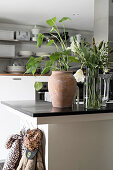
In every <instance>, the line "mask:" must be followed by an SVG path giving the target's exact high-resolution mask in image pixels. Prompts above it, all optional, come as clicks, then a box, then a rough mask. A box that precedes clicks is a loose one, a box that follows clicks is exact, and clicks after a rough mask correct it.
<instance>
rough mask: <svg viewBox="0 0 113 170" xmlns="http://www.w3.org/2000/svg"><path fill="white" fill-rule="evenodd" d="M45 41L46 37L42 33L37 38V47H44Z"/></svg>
mask: <svg viewBox="0 0 113 170" xmlns="http://www.w3.org/2000/svg"><path fill="white" fill-rule="evenodd" d="M43 39H44V35H42V34H41V33H39V34H38V38H37V46H38V47H40V46H41V45H42V42H43Z"/></svg>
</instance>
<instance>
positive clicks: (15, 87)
mask: <svg viewBox="0 0 113 170" xmlns="http://www.w3.org/2000/svg"><path fill="white" fill-rule="evenodd" d="M34 83H35V79H34V77H33V76H31V77H30V76H29V77H27V76H6V77H5V76H1V77H0V101H4V100H7V101H8V100H34V99H35V89H34Z"/></svg>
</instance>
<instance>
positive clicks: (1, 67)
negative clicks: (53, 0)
mask: <svg viewBox="0 0 113 170" xmlns="http://www.w3.org/2000/svg"><path fill="white" fill-rule="evenodd" d="M33 27H34V25H33V26H30V25H14V24H5V23H0V30H9V31H30V32H31V30H32V29H33ZM37 27H38V28H39V29H40V32H41V33H47V32H49V28H45V27H41V26H37ZM66 31H68V33H69V37H71V36H73V35H76V34H81V35H82V37H83V38H85V40H86V41H88V42H91V39H92V36H93V32H91V31H81V30H74V29H72V30H71V29H67V30H66ZM61 32H63V30H62V29H61ZM0 44H5V45H15V56H18V52H19V51H32V52H34V53H36V52H45V53H52V52H54V51H55V50H56V48H55V47H54V46H52V47H49V48H47V47H46V44H44V45H42V46H41V47H40V48H37V46H36V42H8V41H0ZM15 61H16V62H18V63H19V65H25V64H26V62H27V61H28V58H20V59H16V58H14V59H13V58H11V59H8V58H4V59H3V58H2V59H1V58H0V73H4V72H5V70H6V67H7V65H12V64H13V63H14V62H15ZM72 66H73V64H72ZM75 66H78V64H77V65H76V64H75Z"/></svg>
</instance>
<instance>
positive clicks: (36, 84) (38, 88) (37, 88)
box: [34, 82, 43, 91]
mask: <svg viewBox="0 0 113 170" xmlns="http://www.w3.org/2000/svg"><path fill="white" fill-rule="evenodd" d="M42 87H43V84H42V82H35V84H34V88H35V90H36V91H39V90H40V89H41V88H42Z"/></svg>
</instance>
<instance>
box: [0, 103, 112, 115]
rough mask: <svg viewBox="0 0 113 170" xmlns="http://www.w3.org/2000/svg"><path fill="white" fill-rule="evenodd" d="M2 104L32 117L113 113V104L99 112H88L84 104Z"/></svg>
mask: <svg viewBox="0 0 113 170" xmlns="http://www.w3.org/2000/svg"><path fill="white" fill-rule="evenodd" d="M1 103H2V104H4V105H6V106H9V107H11V108H13V109H15V110H17V111H20V112H22V113H24V114H26V115H29V116H32V117H49V116H66V115H85V114H102V113H113V103H109V104H107V106H106V107H102V108H101V109H99V110H97V109H95V110H93V109H91V110H87V109H85V108H84V105H83V104H79V105H76V104H75V105H74V106H73V107H72V108H64V109H60V108H53V107H52V104H51V103H50V102H44V101H40V102H36V101H33V100H32V101H31V100H28V101H27V100H26V101H2V102H1Z"/></svg>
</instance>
